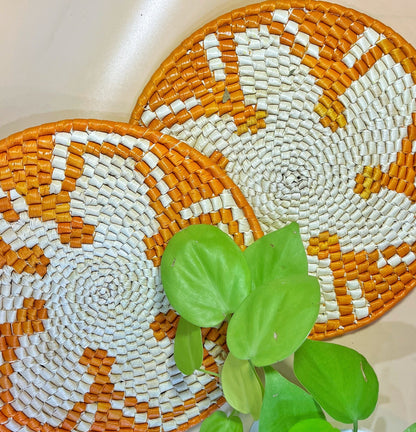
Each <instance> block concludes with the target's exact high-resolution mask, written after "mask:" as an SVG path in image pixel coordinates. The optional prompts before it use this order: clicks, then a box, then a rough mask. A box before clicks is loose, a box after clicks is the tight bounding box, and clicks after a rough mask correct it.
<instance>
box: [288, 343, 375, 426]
mask: <svg viewBox="0 0 416 432" xmlns="http://www.w3.org/2000/svg"><path fill="white" fill-rule="evenodd" d="M294 370H295V374H296V376H297V378H298V380H299V381H300V382H301V383H302V385H303V386H304V387H305V388H306V390H308V391H309V392H310V393H311V394H312V396H313V397H314V398H315V399H316V401H317V402H318V403H319V404H320V405H321V407H322V408H323V409H324V410H325V411H326V412H327V413H328V414H329V415H330V416H331V417H333V418H334V419H335V420H338V421H340V422H342V423H356V422H357V421H358V420H362V419H365V418H367V417H368V416H369V415H370V414H371V413H372V412H373V410H374V408H375V406H376V403H377V398H378V380H377V376H376V374H375V372H374V370H373V368H372V367H371V366H370V365H369V363H368V361H367V360H366V359H365V358H364V357H363V356H362V355H361V354H360V353H358V352H357V351H355V350H353V349H351V348H347V347H344V346H341V345H336V344H333V343H326V342H319V341H311V340H306V341H305V343H304V344H303V345H302V346H301V347H300V348H299V349H298V351H296V353H295V361H294Z"/></svg>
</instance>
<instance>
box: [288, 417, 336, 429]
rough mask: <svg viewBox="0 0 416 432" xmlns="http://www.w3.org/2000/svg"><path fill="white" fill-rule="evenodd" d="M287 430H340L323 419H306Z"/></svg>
mask: <svg viewBox="0 0 416 432" xmlns="http://www.w3.org/2000/svg"><path fill="white" fill-rule="evenodd" d="M289 432H340V430H339V429H337V428H334V427H333V426H332V425H331V423H328V422H327V421H326V420H323V419H308V420H302V421H300V422H299V423H296V424H295V426H293V427H292V428H290V430H289Z"/></svg>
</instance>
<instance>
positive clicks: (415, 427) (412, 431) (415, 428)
mask: <svg viewBox="0 0 416 432" xmlns="http://www.w3.org/2000/svg"><path fill="white" fill-rule="evenodd" d="M404 432H416V423H413V424H412V425H410V426H409V427H408V428H407V429H406V430H405V431H404Z"/></svg>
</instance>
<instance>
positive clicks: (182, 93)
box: [131, 0, 416, 135]
mask: <svg viewBox="0 0 416 432" xmlns="http://www.w3.org/2000/svg"><path fill="white" fill-rule="evenodd" d="M277 8H278V9H282V10H285V9H286V10H289V9H290V16H289V20H290V21H292V22H295V23H296V24H297V25H298V31H299V33H303V34H306V35H308V36H309V43H311V44H313V45H315V46H317V47H318V48H319V55H318V57H314V56H312V55H310V54H308V53H307V47H306V46H304V45H302V44H301V43H299V42H298V41H297V40H296V38H295V35H294V34H293V33H291V32H290V31H289V30H288V29H286V27H285V25H284V24H283V23H280V22H276V21H273V12H274V11H275V10H276V9H277ZM260 26H264V27H266V28H267V29H268V31H269V33H270V34H271V35H277V36H279V37H280V43H281V44H282V45H286V46H287V47H289V48H290V53H291V54H293V55H295V56H297V57H299V58H301V59H302V64H304V65H306V66H308V67H309V69H310V72H309V73H310V74H311V75H312V76H314V77H315V78H316V84H317V85H318V86H319V87H321V88H322V89H323V95H322V96H321V97H320V99H319V102H318V104H317V105H316V107H315V111H316V112H317V113H318V114H319V115H320V117H321V123H322V125H323V126H325V127H330V128H331V129H332V130H333V131H336V130H337V128H338V127H344V126H345V125H346V123H347V120H346V118H345V116H344V114H343V112H344V111H345V106H344V105H343V104H342V103H341V102H340V101H339V96H341V95H342V94H344V93H345V91H346V90H347V89H348V88H349V87H350V86H351V84H352V83H353V82H354V81H357V80H358V79H359V78H360V77H362V76H363V75H364V74H365V73H366V72H367V71H368V70H369V69H370V68H371V67H373V66H374V64H375V63H376V61H377V60H379V59H380V58H381V57H382V56H384V55H387V54H388V55H390V56H391V57H392V58H393V60H394V61H395V62H396V63H399V64H401V65H402V66H403V69H404V70H405V72H406V73H410V74H412V78H413V80H414V81H415V82H416V62H415V61H414V57H415V54H416V52H415V50H414V49H413V48H412V47H410V45H409V44H407V43H406V42H405V41H404V40H403V39H402V38H400V37H398V36H397V34H395V33H394V32H393V31H392V30H391V29H390V28H388V27H386V26H384V25H382V24H381V23H378V22H376V21H375V20H374V19H371V18H370V17H367V16H365V15H363V14H360V13H358V12H355V11H353V10H349V9H345V8H342V7H338V6H337V5H332V4H329V3H325V2H310V1H306V0H300V1H290V2H283V1H280V2H278V3H277V4H276V2H264V3H261V4H259V5H250V6H249V7H247V8H242V9H239V10H236V11H233V12H232V13H230V14H227V15H225V16H223V17H221V18H220V19H219V20H217V21H214V22H212V23H211V24H208V25H206V26H205V27H203V28H202V29H200V30H198V31H197V32H195V33H194V34H193V35H192V36H191V37H189V38H188V39H186V40H185V41H184V43H183V44H182V45H181V46H180V47H178V48H177V49H176V50H175V51H174V52H173V53H172V54H171V55H170V57H169V58H168V59H167V60H166V61H165V62H164V63H163V64H162V66H161V68H160V70H159V71H158V72H157V73H156V74H155V75H154V76H153V77H152V80H151V82H150V83H149V84H148V86H147V87H146V88H145V90H144V92H143V94H142V95H141V96H140V98H139V100H138V102H137V105H136V107H135V109H134V111H133V114H132V118H131V121H132V122H140V118H141V116H142V114H143V112H144V109H145V107H146V106H148V107H149V108H150V110H151V111H153V112H154V111H156V109H158V108H159V107H161V106H162V105H165V106H168V107H169V106H170V105H171V103H172V102H174V101H177V100H181V101H182V102H185V101H186V100H187V99H189V98H192V97H195V98H196V99H199V100H200V102H201V104H200V105H197V106H194V107H193V108H191V109H190V110H189V111H188V110H186V109H185V108H184V109H182V110H181V111H180V112H178V113H176V114H175V113H174V111H173V110H172V111H171V112H170V113H169V114H168V115H167V116H166V117H164V118H163V119H158V118H156V119H153V120H152V122H151V123H150V125H149V126H150V127H152V128H154V129H156V130H162V129H163V128H165V127H167V128H171V127H172V125H174V124H183V123H184V122H185V121H187V120H188V119H190V118H193V119H194V120H196V119H198V118H199V117H201V116H205V117H210V116H211V115H213V114H218V115H220V116H222V115H224V114H229V115H231V116H232V117H233V118H234V122H235V124H236V125H237V134H239V135H241V134H242V133H244V132H247V131H251V133H255V132H256V131H257V130H258V129H260V128H264V127H265V122H264V118H265V117H266V115H267V112H266V111H258V110H257V107H256V106H253V105H249V106H246V105H245V103H244V95H243V92H242V88H241V84H240V78H239V63H238V56H237V53H236V42H235V40H234V39H235V35H236V34H238V33H243V32H246V31H247V30H248V29H253V28H255V29H259V28H260ZM366 27H370V28H373V29H374V30H375V31H377V32H379V33H380V34H381V35H383V36H384V39H380V40H379V41H377V42H376V44H375V46H373V47H371V48H370V49H369V50H368V52H365V53H364V54H363V55H362V56H361V58H360V59H358V60H356V61H355V63H354V65H353V66H352V67H348V66H347V65H346V64H345V63H344V62H343V61H342V60H343V59H344V57H345V55H347V54H348V52H349V50H350V49H351V47H352V46H353V45H354V44H355V43H356V42H357V40H358V39H359V38H360V37H361V36H362V35H363V33H364V31H365V29H366ZM209 34H214V35H215V36H216V38H217V40H218V46H217V48H218V49H219V50H220V52H221V61H222V62H223V64H224V65H225V67H224V73H225V79H224V80H218V81H217V80H216V79H215V73H213V72H212V71H211V70H210V68H209V61H208V58H207V52H206V50H205V49H204V40H205V38H206V36H207V35H209Z"/></svg>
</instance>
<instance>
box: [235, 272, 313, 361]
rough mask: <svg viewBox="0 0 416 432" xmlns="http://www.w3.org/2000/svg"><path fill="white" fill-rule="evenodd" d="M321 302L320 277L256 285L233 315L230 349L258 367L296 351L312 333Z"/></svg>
mask: <svg viewBox="0 0 416 432" xmlns="http://www.w3.org/2000/svg"><path fill="white" fill-rule="evenodd" d="M319 306H320V288H319V282H318V280H317V279H316V278H313V277H311V276H292V277H287V278H282V279H275V280H272V281H269V282H267V283H266V284H264V285H262V286H261V287H259V288H256V289H255V290H254V291H253V292H252V293H251V294H250V295H249V296H248V297H247V298H246V300H244V302H243V304H242V305H241V306H240V307H239V309H238V310H237V311H236V312H235V314H234V315H233V316H232V318H231V320H230V322H229V325H228V330H227V344H228V347H229V349H230V351H231V352H232V353H233V354H234V355H235V356H236V357H238V358H240V359H250V360H251V361H252V362H253V364H254V365H255V366H257V367H261V366H267V365H271V364H273V363H276V362H278V361H280V360H283V359H285V358H286V357H288V356H289V355H290V354H292V353H293V352H294V351H295V350H296V349H297V348H298V347H299V346H300V345H301V344H302V342H303V341H304V340H305V339H306V337H307V336H308V334H309V333H310V331H311V329H312V327H313V325H314V323H315V321H316V318H317V316H318V312H319Z"/></svg>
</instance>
